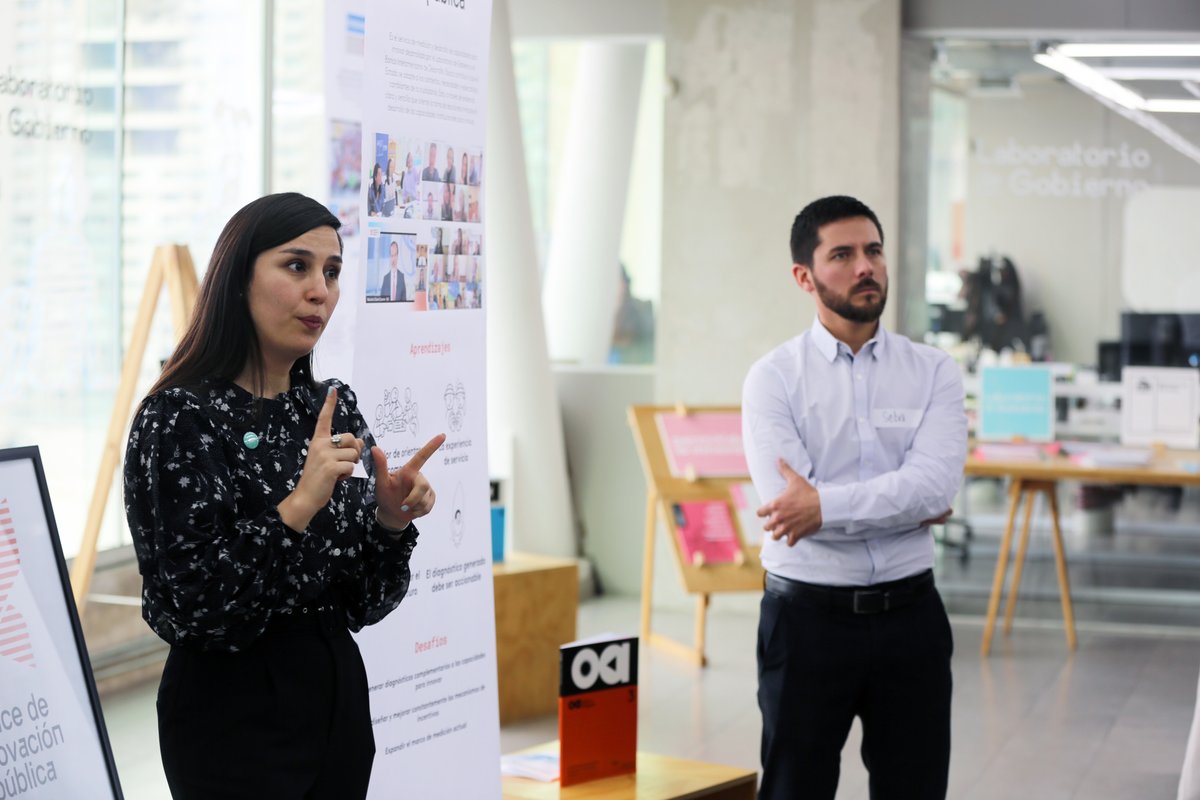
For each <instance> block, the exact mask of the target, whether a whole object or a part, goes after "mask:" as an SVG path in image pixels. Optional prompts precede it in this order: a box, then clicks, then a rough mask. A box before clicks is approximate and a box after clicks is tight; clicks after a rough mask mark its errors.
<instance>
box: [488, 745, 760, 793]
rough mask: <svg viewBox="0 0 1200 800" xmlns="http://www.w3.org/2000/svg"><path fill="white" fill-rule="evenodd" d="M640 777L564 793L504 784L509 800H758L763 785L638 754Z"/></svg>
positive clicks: (515, 781) (538, 784)
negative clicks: (757, 796) (724, 799)
mask: <svg viewBox="0 0 1200 800" xmlns="http://www.w3.org/2000/svg"><path fill="white" fill-rule="evenodd" d="M557 749H558V742H548V743H546V744H543V745H539V746H537V747H531V748H529V749H528V750H523V751H521V752H526V753H533V752H545V751H547V750H549V751H556V750H557ZM637 759H638V761H637V772H636V773H634V774H632V775H617V776H615V777H612V778H601V779H600V780H595V781H588V782H587V783H579V784H576V785H574V786H568V787H566V788H565V789H564V788H562V787H561V786H559V785H558V782H557V781H554V782H552V783H546V782H542V781H535V780H530V779H528V778H512V777H505V778H503V779H502V780H501V787H502V795H503V797H504V798H505V800H551V799H552V798H553V799H554V800H618V798H619V799H620V800H688V799H689V798H714V799H716V798H726V797H728V798H731V800H732V799H733V798H737V799H738V800H740V798H743V797H744V798H747V800H753V798H754V796H755V793H756V789H757V786H758V773H757V772H756V771H754V770H748V769H739V768H737V767H726V766H721V765H719V764H707V763H705V762H703V761H690V760H688V759H684V758H672V757H671V756H660V755H656V754H654V753H642V752H639V753H638V754H637Z"/></svg>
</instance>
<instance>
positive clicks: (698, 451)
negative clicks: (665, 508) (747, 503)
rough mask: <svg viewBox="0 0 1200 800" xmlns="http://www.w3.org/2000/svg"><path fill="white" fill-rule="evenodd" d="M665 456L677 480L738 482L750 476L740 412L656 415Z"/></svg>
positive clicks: (670, 412)
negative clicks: (736, 478) (725, 479)
mask: <svg viewBox="0 0 1200 800" xmlns="http://www.w3.org/2000/svg"><path fill="white" fill-rule="evenodd" d="M655 422H656V424H657V425H658V433H659V437H660V438H661V440H662V446H663V452H664V453H665V454H666V457H667V465H668V466H669V467H670V469H671V475H672V476H673V477H676V478H684V477H691V478H735V477H740V476H743V475H747V474H749V472H750V468H749V467H748V466H747V465H746V454H745V453H744V452H743V450H742V415H741V412H737V411H730V412H718V411H713V412H697V413H694V414H687V415H683V414H677V413H675V412H673V411H668V412H664V413H661V414H657V415H655Z"/></svg>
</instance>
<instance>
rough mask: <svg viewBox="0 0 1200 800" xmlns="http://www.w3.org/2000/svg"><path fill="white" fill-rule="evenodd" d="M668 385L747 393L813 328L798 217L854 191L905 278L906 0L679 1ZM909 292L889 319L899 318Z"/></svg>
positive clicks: (707, 399)
mask: <svg viewBox="0 0 1200 800" xmlns="http://www.w3.org/2000/svg"><path fill="white" fill-rule="evenodd" d="M666 8H667V22H666V26H667V34H666V48H667V54H666V60H667V78H668V81H669V83H670V85H672V86H673V87H675V91H674V94H673V95H672V97H671V98H670V99H669V100H668V101H667V107H666V120H665V136H664V139H665V147H666V150H665V153H664V158H663V161H664V169H663V269H662V300H661V305H660V307H659V316H658V328H657V333H658V354H657V355H658V359H657V363H658V369H659V373H658V383H657V386H656V395H657V397H658V399H659V400H661V401H664V402H674V401H676V400H682V401H685V402H688V403H727V402H739V401H740V399H741V385H742V379H743V377H744V376H745V374H746V370H747V369H748V368H749V366H750V364H751V363H752V362H753V361H754V360H755V359H756V358H758V357H759V356H761V355H762V354H763V353H765V352H767V351H768V350H769V349H771V348H772V347H774V346H775V345H777V344H779V343H780V342H782V341H784V340H786V339H788V338H790V337H792V336H795V335H797V334H799V333H800V332H802V331H804V330H805V329H807V328H808V327H809V325H811V323H812V319H813V316H814V314H815V311H814V307H813V304H812V301H811V300H810V299H809V298H808V295H806V294H804V293H803V292H802V291H801V290H800V288H799V287H797V286H796V285H795V282H794V281H793V279H792V275H791V256H790V255H789V252H788V238H789V232H790V230H791V224H792V220H793V218H794V217H795V215H796V213H797V212H798V211H799V210H800V209H801V208H802V207H803V206H804V205H805V204H807V203H808V202H809V201H811V200H814V199H816V198H817V197H819V196H822V195H826V194H852V195H855V196H857V197H858V198H859V199H861V200H863V201H864V202H865V203H867V204H868V205H869V206H871V207H872V208H873V209H874V210H875V212H876V213H877V214H878V215H879V218H880V221H881V222H882V224H883V229H884V233H885V234H886V253H887V256H888V264H889V267H891V276H890V277H891V280H892V282H893V285H896V284H897V278H898V275H899V269H900V266H901V265H900V260H899V258H898V255H899V249H898V248H897V247H896V242H897V239H898V233H899V230H898V226H897V203H898V197H899V182H900V171H899V165H898V158H899V142H900V126H899V89H900V79H899V50H900V3H899V0H666ZM896 305H897V304H896V302H895V297H894V296H893V299H892V301H891V302H889V303H888V310H887V312H886V313H885V316H884V324H886V325H889V327H892V328H893V330H894V329H895V326H894V324H893V322H894V320H895V317H896V315H895V306H896Z"/></svg>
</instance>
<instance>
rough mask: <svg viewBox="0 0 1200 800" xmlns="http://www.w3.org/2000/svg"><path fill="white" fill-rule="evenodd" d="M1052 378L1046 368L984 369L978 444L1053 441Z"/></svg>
mask: <svg viewBox="0 0 1200 800" xmlns="http://www.w3.org/2000/svg"><path fill="white" fill-rule="evenodd" d="M1054 413H1055V412H1054V376H1053V373H1051V371H1050V368H1049V367H1042V366H1031V367H984V368H983V369H982V370H981V375H980V382H979V428H978V432H977V434H976V435H977V438H979V439H980V440H985V441H986V440H990V441H996V440H1005V439H1009V440H1011V439H1018V440H1020V439H1024V440H1028V441H1031V442H1051V441H1054Z"/></svg>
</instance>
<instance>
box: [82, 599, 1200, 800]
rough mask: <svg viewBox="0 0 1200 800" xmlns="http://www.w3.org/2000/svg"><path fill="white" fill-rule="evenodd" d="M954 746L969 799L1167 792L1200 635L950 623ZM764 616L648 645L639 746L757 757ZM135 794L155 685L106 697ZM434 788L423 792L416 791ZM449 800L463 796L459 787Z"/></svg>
mask: <svg viewBox="0 0 1200 800" xmlns="http://www.w3.org/2000/svg"><path fill="white" fill-rule="evenodd" d="M953 621H954V632H955V637H956V640H957V645H956V652H955V658H954V676H955V693H954V753H953V759H952V765H951V774H950V797H951V798H955V799H957V798H962V799H963V800H1059V799H1061V800H1067V798H1073V799H1078V800H1152V799H1153V798H1163V800H1169V799H1170V798H1173V797H1174V796H1175V795H1174V792H1175V785H1176V783H1177V781H1178V777H1179V769H1180V765H1181V763H1182V761H1183V747H1184V743H1185V741H1186V738H1187V733H1188V726H1189V724H1190V722H1191V716H1192V708H1193V703H1194V700H1195V691H1196V678H1197V672H1198V670H1200V635H1194V634H1193V633H1192V632H1191V631H1188V630H1186V629H1182V628H1176V629H1149V630H1141V631H1139V630H1137V629H1133V628H1130V629H1127V630H1117V629H1115V627H1116V626H1113V625H1112V624H1105V623H1085V624H1083V625H1082V626H1081V629H1080V636H1079V650H1078V652H1076V653H1074V654H1068V653H1067V651H1066V648H1065V646H1064V643H1063V636H1062V631H1061V629H1060V628H1059V627H1058V626H1057V625H1055V624H1041V623H1037V622H1034V623H1023V624H1019V625H1018V627H1017V628H1016V630H1014V632H1013V635H1012V637H1011V638H1009V639H1002V638H1001V639H998V640H997V645H996V647H995V648H994V651H993V654H992V656H991V657H990V658H988V659H986V660H982V659H981V658H980V656H979V642H980V634H981V625H980V624H979V621H978V619H977V618H958V617H956V618H955V619H954V620H953ZM637 622H638V607H637V603H636V601H633V600H630V599H606V600H599V601H593V602H589V603H586V604H584V606H583V607H582V608H581V610H580V634H581V635H587V634H592V633H598V632H601V631H613V630H617V631H622V630H623V631H635V630H636V628H637ZM755 623H756V620H755V617H754V615H753V614H752V613H748V612H746V611H745V610H744V607H743V610H739V609H736V608H722V603H721V599H720V598H717V599H716V600H715V601H714V605H713V609H712V613H711V615H710V625H709V642H710V643H711V649H710V658H711V664H710V666H708V667H707V668H705V669H699V668H696V667H693V666H690V665H688V664H685V663H683V662H682V661H680V660H678V659H677V658H675V657H673V656H671V655H669V654H666V653H663V652H661V651H657V650H654V649H649V650H644V651H643V657H642V669H641V686H640V698H641V709H640V711H641V714H640V725H639V737H640V739H639V747H640V748H642V749H645V750H651V751H656V752H661V753H666V754H669V755H676V756H681V757H685V758H695V759H701V760H706V761H714V762H723V763H727V764H732V765H735V766H742V767H746V768H755V767H756V766H757V763H758V736H759V715H758V710H757V708H756V706H755V683H754V636H755ZM655 627H656V629H658V630H660V631H663V632H666V633H669V634H675V635H677V636H679V637H680V638H684V637H686V636H687V635H689V633H690V631H691V619H690V617H689V616H687V615H686V614H678V613H667V612H664V613H657V614H656V615H655ZM104 707H105V713H106V717H107V720H108V724H109V730H110V735H111V738H112V742H113V749H114V751H115V754H116V760H117V765H118V769H119V770H120V774H121V777H122V782H123V784H124V787H125V792H126V796H127V797H128V798H130V800H157V799H158V798H166V797H168V793H167V791H166V787H165V783H164V781H163V778H162V774H161V769H160V767H159V764H158V754H157V745H156V737H155V723H154V690H153V687H144V688H141V689H136V690H133V691H129V692H125V693H123V694H120V695H117V696H114V697H110V698H107V699H106V700H105V703H104ZM555 725H556V722H555V720H554V718H553V717H551V718H547V719H543V720H538V721H534V722H527V723H522V724H517V725H512V726H509V727H506V728H505V729H503V730H502V731H501V746H502V749H503V750H505V751H511V750H516V749H519V748H521V747H525V746H527V745H531V744H536V743H539V742H543V741H546V740H549V739H553V738H555V736H556V728H555ZM842 768H843V772H842V782H841V788H840V790H839V792H838V798H839V800H843V799H845V800H859V799H860V798H862V799H865V798H866V797H867V789H866V781H867V777H866V772H865V770H864V769H863V767H862V764H861V762H860V761H859V758H858V731H857V726H855V730H854V731H852V733H851V736H850V740H849V741H847V743H846V746H845V750H844V756H843V765H842ZM422 800H424V799H422ZM455 800H458V799H457V798H456V799H455Z"/></svg>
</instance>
